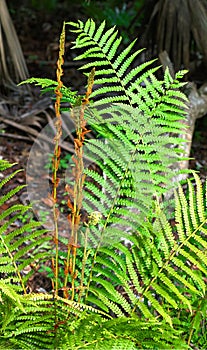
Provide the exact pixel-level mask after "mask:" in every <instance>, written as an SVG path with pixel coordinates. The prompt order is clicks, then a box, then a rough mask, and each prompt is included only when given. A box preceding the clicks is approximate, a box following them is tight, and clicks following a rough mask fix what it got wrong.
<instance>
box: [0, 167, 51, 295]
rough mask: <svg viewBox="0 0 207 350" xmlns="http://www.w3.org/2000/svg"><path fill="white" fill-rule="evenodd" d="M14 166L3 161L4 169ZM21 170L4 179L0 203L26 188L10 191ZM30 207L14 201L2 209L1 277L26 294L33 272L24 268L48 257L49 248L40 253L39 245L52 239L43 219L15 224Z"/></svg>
mask: <svg viewBox="0 0 207 350" xmlns="http://www.w3.org/2000/svg"><path fill="white" fill-rule="evenodd" d="M10 167H11V165H10V164H9V163H8V162H7V161H2V160H0V168H1V169H2V170H3V171H5V170H7V169H9V168H10ZM19 171H20V170H16V171H13V172H12V173H11V174H8V175H5V176H4V178H3V179H2V180H1V181H0V188H1V190H2V195H1V196H0V205H5V204H6V202H7V200H8V199H11V198H12V197H13V196H14V194H16V193H18V192H19V191H20V190H21V189H22V188H23V187H24V186H16V187H15V188H14V189H11V190H7V184H8V183H9V181H10V180H11V179H12V178H13V177H14V176H15V175H16V174H17V173H18V172H19ZM28 210H30V206H25V205H22V204H14V205H10V206H9V207H8V208H6V209H5V210H2V211H0V223H1V226H0V242H1V244H0V276H1V278H3V279H4V283H8V284H13V287H14V288H15V289H16V290H19V291H23V292H24V293H26V283H27V280H28V278H29V277H30V273H29V274H22V271H24V268H25V267H27V266H30V264H32V263H33V264H34V263H37V262H38V261H39V260H40V259H46V258H47V251H46V250H43V251H42V252H41V251H39V252H38V251H37V247H41V245H42V244H43V243H45V242H46V241H48V240H49V237H47V236H45V235H44V234H45V233H46V230H43V229H41V224H40V223H39V222H36V221H34V220H33V221H32V220H31V221H30V222H29V223H22V224H21V225H20V227H18V226H16V225H15V222H16V221H17V220H19V217H20V216H23V215H24V214H25V213H26V212H27V211H28ZM31 272H32V270H31ZM0 281H1V280H0Z"/></svg>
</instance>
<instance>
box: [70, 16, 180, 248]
mask: <svg viewBox="0 0 207 350" xmlns="http://www.w3.org/2000/svg"><path fill="white" fill-rule="evenodd" d="M68 24H69V25H70V27H72V29H71V31H72V32H74V33H75V35H76V36H77V37H76V40H75V43H74V44H75V45H74V47H73V48H74V49H84V52H83V53H82V54H81V55H79V56H77V57H76V58H75V59H76V60H79V59H81V60H84V59H87V60H89V63H87V64H85V65H83V66H82V67H81V69H82V70H83V71H84V73H85V74H86V75H87V74H88V73H87V72H88V70H89V69H91V68H92V67H95V69H96V74H95V78H94V91H93V92H92V94H91V95H90V97H91V99H93V103H92V105H91V107H89V109H88V110H86V113H85V118H86V120H87V122H88V123H89V125H92V127H93V129H95V130H96V131H97V132H98V133H99V135H101V136H102V137H104V138H105V139H104V140H103V139H98V140H97V139H92V140H88V141H87V142H86V146H85V154H86V157H87V159H89V160H91V163H96V164H97V165H98V167H99V169H100V170H99V171H101V172H102V174H104V176H102V175H100V176H99V174H97V172H96V171H93V170H87V169H86V171H85V173H86V175H87V179H88V180H89V181H86V183H85V192H84V198H85V199H84V204H83V205H84V209H86V210H87V211H88V212H89V213H91V212H93V211H99V212H100V213H101V215H102V218H103V219H102V221H101V222H100V225H99V226H97V227H93V228H91V242H92V243H91V244H92V245H94V244H95V245H97V242H100V237H101V243H103V244H104V239H105V241H106V242H107V243H108V240H109V239H110V238H109V232H110V235H111V240H112V241H113V240H114V239H116V240H119V238H120V237H122V236H123V232H125V231H126V230H127V231H130V230H134V229H136V215H135V213H136V214H137V213H139V224H141V222H142V221H143V220H144V218H145V217H146V216H147V215H148V213H149V211H150V210H151V207H152V203H153V198H154V197H156V196H158V197H159V196H160V195H162V194H163V193H165V192H166V191H167V190H169V188H170V186H172V178H174V177H175V170H174V169H172V165H173V164H174V163H175V162H178V161H180V160H182V159H183V158H182V156H181V154H182V153H183V150H182V145H183V139H182V138H181V137H180V135H182V133H184V130H183V125H182V123H181V122H180V121H181V120H182V119H184V118H185V117H184V115H185V112H184V108H185V107H186V101H187V99H186V96H185V95H184V94H183V93H182V92H181V91H180V89H181V88H182V86H183V85H184V83H182V82H180V79H181V78H182V77H183V75H184V74H185V71H182V72H179V73H178V74H177V75H176V76H175V79H173V78H172V77H171V76H170V74H169V71H168V69H167V70H166V72H165V76H164V80H163V81H159V80H158V79H157V78H156V77H155V75H154V73H155V72H156V70H157V69H158V68H159V67H156V68H150V66H152V64H153V63H154V61H149V62H145V63H143V64H141V65H139V66H138V67H136V68H133V69H130V67H131V65H134V64H135V59H136V58H137V56H138V55H139V54H140V53H141V51H142V50H138V51H135V52H133V51H132V50H133V48H134V45H135V41H134V42H132V43H131V44H130V45H128V47H127V48H126V49H124V50H122V51H121V49H120V47H121V46H120V45H121V40H122V39H121V37H120V36H119V34H118V31H116V29H115V27H113V28H111V29H109V30H106V31H105V22H103V23H102V24H101V25H100V26H99V27H98V28H96V25H95V23H94V21H93V20H92V19H89V20H88V21H87V22H86V23H83V22H81V21H78V22H77V23H74V22H69V23H68ZM173 185H174V184H173ZM127 212H128V213H127ZM109 226H110V230H109V231H108V233H107V230H108V227H109ZM111 226H114V228H113V229H112V227H111ZM100 232H101V233H100ZM104 237H105V238H104Z"/></svg>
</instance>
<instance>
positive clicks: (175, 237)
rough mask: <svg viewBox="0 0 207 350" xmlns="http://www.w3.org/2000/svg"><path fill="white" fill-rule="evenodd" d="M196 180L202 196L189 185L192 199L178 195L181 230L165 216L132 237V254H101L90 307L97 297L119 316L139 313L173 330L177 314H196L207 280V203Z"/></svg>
mask: <svg viewBox="0 0 207 350" xmlns="http://www.w3.org/2000/svg"><path fill="white" fill-rule="evenodd" d="M194 178H195V181H196V185H197V190H195V189H194V188H193V185H192V182H191V181H188V191H189V193H188V196H189V197H188V198H187V195H185V194H184V192H183V190H182V188H181V187H179V190H178V192H176V193H175V203H176V207H175V221H176V225H175V227H171V225H170V224H169V222H168V221H167V219H166V217H165V215H164V213H163V212H162V211H161V210H159V212H157V213H155V216H156V220H155V222H154V223H152V224H150V223H149V224H148V228H147V226H145V227H144V228H140V231H139V232H137V234H136V235H134V236H133V237H130V239H131V241H132V242H133V245H132V248H131V250H126V247H124V246H122V244H117V245H115V247H116V248H117V254H114V253H113V254H112V255H111V258H110V259H109V256H110V252H108V251H107V250H106V248H100V252H99V253H98V256H97V259H96V264H95V267H94V277H93V283H92V285H91V287H90V294H89V297H88V301H91V302H93V303H95V300H94V297H93V296H94V295H95V296H96V297H98V298H99V299H100V301H101V302H102V303H103V304H104V308H103V309H104V310H106V306H107V308H108V309H109V310H112V311H113V313H114V314H116V315H117V316H121V315H124V314H126V313H127V314H133V313H135V312H136V313H138V314H139V315H140V316H144V317H145V318H147V319H151V320H155V319H156V318H157V316H158V315H160V316H161V317H162V318H163V319H164V320H165V321H166V322H168V323H170V324H171V325H172V319H171V313H172V314H173V315H175V311H176V310H178V309H179V310H182V309H186V308H187V309H188V310H189V312H193V305H192V302H191V299H193V300H195V299H197V300H199V299H201V298H203V297H204V295H205V293H206V285H205V278H206V274H207V256H206V248H207V243H206V234H207V225H206V223H207V215H206V205H207V203H206V198H205V193H204V190H203V188H202V184H201V182H200V180H199V177H198V175H197V174H195V173H194ZM97 284H98V285H97ZM118 285H122V288H121V291H119V290H118V289H117V288H118ZM97 286H98V288H97ZM108 286H111V287H110V288H109V287H108ZM98 305H99V307H100V306H101V303H99V304H98Z"/></svg>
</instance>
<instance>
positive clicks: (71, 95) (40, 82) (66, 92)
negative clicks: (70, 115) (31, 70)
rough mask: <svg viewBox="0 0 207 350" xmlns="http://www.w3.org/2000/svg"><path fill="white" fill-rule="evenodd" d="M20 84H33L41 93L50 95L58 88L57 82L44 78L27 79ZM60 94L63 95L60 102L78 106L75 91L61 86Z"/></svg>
mask: <svg viewBox="0 0 207 350" xmlns="http://www.w3.org/2000/svg"><path fill="white" fill-rule="evenodd" d="M22 84H35V86H41V88H42V90H41V91H42V93H44V94H45V93H47V92H49V93H50V94H54V92H55V89H56V88H57V86H58V83H57V81H55V80H52V79H46V78H29V79H26V80H24V81H22V82H21V83H20V84H19V85H22ZM61 93H62V95H63V97H62V101H61V102H67V103H69V105H79V104H80V98H79V97H78V96H77V92H76V91H72V90H71V89H70V88H69V87H66V86H65V85H63V86H62V88H61Z"/></svg>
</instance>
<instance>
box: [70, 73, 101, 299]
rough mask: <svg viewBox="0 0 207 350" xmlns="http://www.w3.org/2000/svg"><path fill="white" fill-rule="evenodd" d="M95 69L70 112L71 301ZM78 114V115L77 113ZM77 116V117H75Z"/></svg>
mask: <svg viewBox="0 0 207 350" xmlns="http://www.w3.org/2000/svg"><path fill="white" fill-rule="evenodd" d="M94 75H95V68H93V69H92V71H91V73H90V74H89V78H88V87H87V91H86V95H85V98H83V100H82V104H81V107H80V109H78V111H77V109H73V110H72V111H71V113H72V116H73V118H74V120H75V122H76V138H75V139H74V148H75V154H74V156H73V157H72V159H73V162H74V164H75V167H74V177H75V179H74V187H73V189H71V188H70V186H69V185H66V190H67V192H68V194H69V195H70V197H71V199H72V200H71V199H70V198H69V199H68V208H69V209H70V210H71V214H70V215H68V221H69V224H70V227H71V235H70V239H69V243H68V254H67V259H66V262H65V282H64V287H65V297H68V294H67V283H68V275H69V273H70V275H71V290H72V292H71V300H73V299H74V295H75V280H76V278H77V271H76V270H75V266H76V253H77V248H79V245H78V228H79V224H80V219H81V214H80V210H81V208H82V196H83V185H84V180H85V174H84V163H83V144H84V139H85V134H87V133H88V132H89V131H90V130H87V128H86V120H85V119H84V112H85V108H86V106H87V104H89V96H90V94H91V92H92V87H93V83H94ZM77 112H78V113H77ZM76 114H78V115H76Z"/></svg>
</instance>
